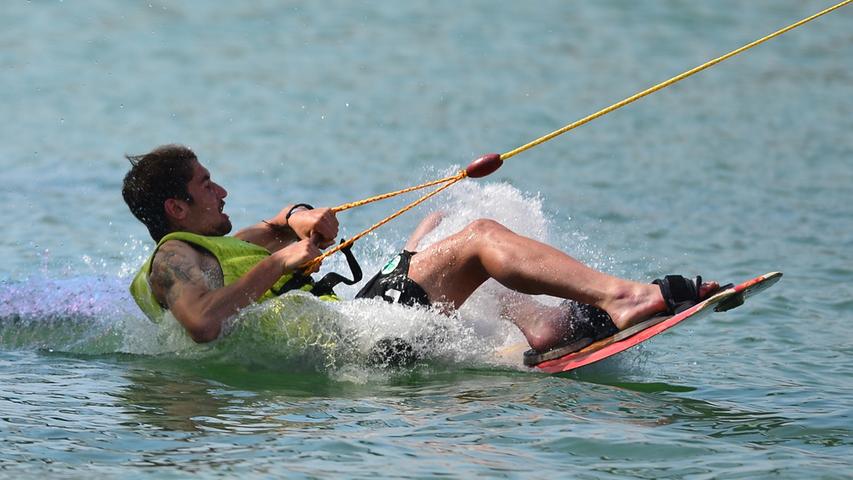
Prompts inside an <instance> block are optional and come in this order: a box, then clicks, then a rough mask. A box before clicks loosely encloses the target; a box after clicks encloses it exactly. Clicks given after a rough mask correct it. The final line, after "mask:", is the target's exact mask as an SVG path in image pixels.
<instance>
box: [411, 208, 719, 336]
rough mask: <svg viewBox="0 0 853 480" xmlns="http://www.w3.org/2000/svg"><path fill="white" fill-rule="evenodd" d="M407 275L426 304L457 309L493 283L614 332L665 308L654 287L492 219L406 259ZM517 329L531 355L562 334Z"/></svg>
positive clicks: (706, 287)
mask: <svg viewBox="0 0 853 480" xmlns="http://www.w3.org/2000/svg"><path fill="white" fill-rule="evenodd" d="M409 276H410V277H411V278H412V280H414V281H415V282H417V283H418V284H419V285H421V287H423V288H424V290H425V291H426V292H427V294H428V295H429V297H430V300H432V301H433V302H442V303H445V304H446V305H448V306H450V307H452V308H458V307H459V306H461V305H462V304H463V303H464V302H465V300H467V299H468V297H470V296H471V294H472V293H474V291H475V290H476V289H477V288H478V287H479V286H480V285H482V284H483V282H485V281H486V280H488V279H489V278H494V279H495V280H497V281H498V282H499V283H501V284H502V285H504V286H505V287H507V288H509V289H511V290H515V291H517V292H520V293H526V294H531V295H550V296H554V297H560V298H565V299H571V300H575V301H578V302H581V303H585V304H588V305H592V306H595V307H598V308H600V309H602V310H604V311H606V312H607V313H608V314H609V315H610V317H611V318H612V319H613V323H615V324H616V327H617V328H619V329H620V330H622V329H625V328H627V327H629V326H631V325H633V324H635V323H638V322H640V321H642V320H645V319H646V318H648V317H650V316H652V315H654V314H655V313H658V312H662V311H664V310H665V309H666V306H665V303H664V300H663V296H662V295H661V292H660V289H659V287H658V286H657V285H652V284H644V283H638V282H632V281H628V280H623V279H620V278H617V277H614V276H611V275H607V274H605V273H602V272H598V271H596V270H593V269H592V268H589V267H587V266H586V265H584V264H582V263H580V262H578V261H577V260H575V259H574V258H572V257H570V256H568V255H566V254H565V253H563V252H561V251H559V250H557V249H555V248H553V247H551V246H549V245H546V244H544V243H541V242H538V241H536V240H533V239H530V238H527V237H523V236H521V235H518V234H516V233H514V232H512V231H510V230H509V229H507V228H506V227H504V226H503V225H500V224H499V223H497V222H494V221H492V220H477V221H475V222H473V223H471V224H470V225H468V226H467V227H466V228H464V229H463V230H462V231H460V232H458V233H456V234H454V235H451V236H449V237H447V238H446V239H444V240H441V241H439V242H436V243H435V244H433V245H431V246H430V247H429V248H427V249H426V250H424V251H422V252H420V253H418V254H417V255H415V256H414V257H412V262H411V265H410V269H409ZM716 288H717V284H716V283H706V284H703V285H702V287H701V289H700V296H702V297H704V296H705V295H707V294H708V292H710V291H712V290H714V289H716ZM540 323H544V322H540ZM520 328H521V330H522V332H523V333H524V334H525V337H526V338H527V339H528V342H529V343H530V344H531V347H533V348H534V349H537V350H543V349H547V348H551V347H553V346H555V345H556V344H557V343H558V342H560V340H562V338H563V335H564V333H565V332H564V331H563V329H561V328H559V326H558V325H550V326H547V325H538V326H534V325H531V326H530V328H525V327H522V326H520ZM525 330H527V331H525Z"/></svg>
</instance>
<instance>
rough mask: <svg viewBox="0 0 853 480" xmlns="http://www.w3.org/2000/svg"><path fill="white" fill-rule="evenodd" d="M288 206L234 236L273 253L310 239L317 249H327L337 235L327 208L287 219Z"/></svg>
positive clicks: (331, 212)
mask: <svg viewBox="0 0 853 480" xmlns="http://www.w3.org/2000/svg"><path fill="white" fill-rule="evenodd" d="M291 208H293V207H292V206H291V205H288V206H287V207H285V208H284V209H282V210H281V211H280V212H279V213H278V215H276V216H274V217H273V218H271V219H269V220H264V221H262V222H260V223H256V224H254V225H252V226H250V227H246V228H243V229H241V230H240V231H238V232H237V233H235V234H234V236H235V237H237V238H239V239H240V240H243V241H246V242H251V243H254V244H256V245H260V246H262V247H264V248H266V249H267V250H269V251H270V252H275V251H277V250H279V249H281V248H284V247H286V246H287V245H290V244H291V243H293V242H298V241H299V240H307V239H311V240H312V241H313V242H314V243H315V244H316V245H318V246H319V247H320V248H326V247H329V246H331V245H332V244H333V243H334V242H335V237H337V235H338V219H337V218H336V217H335V212H334V211H332V209H330V208H315V209H313V210H307V209H306V210H296V211H294V212H293V213H292V214H291V215H290V218H287V213H288V212H290V210H291Z"/></svg>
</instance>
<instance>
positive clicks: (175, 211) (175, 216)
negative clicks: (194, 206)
mask: <svg viewBox="0 0 853 480" xmlns="http://www.w3.org/2000/svg"><path fill="white" fill-rule="evenodd" d="M188 207H189V206H188V205H187V202H185V201H183V200H178V199H177V198H167V199H166V201H165V202H163V209H164V210H165V211H166V216H168V217H169V218H171V219H172V220H183V219H185V218H186V217H187V213H188V212H189V208H188Z"/></svg>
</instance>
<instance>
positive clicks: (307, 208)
mask: <svg viewBox="0 0 853 480" xmlns="http://www.w3.org/2000/svg"><path fill="white" fill-rule="evenodd" d="M297 208H304V209H306V210H314V207H312V206H311V205H308V204H307V203H297V204H296V205H294V206H292V207H290V210H288V211H287V215H285V216H284V222H285V223H288V222H289V221H290V216H291V215H293V214H294V213H296V212H295V210H296V209H297Z"/></svg>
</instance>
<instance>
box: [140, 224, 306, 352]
mask: <svg viewBox="0 0 853 480" xmlns="http://www.w3.org/2000/svg"><path fill="white" fill-rule="evenodd" d="M319 254H320V250H319V249H318V248H317V247H316V246H315V245H313V244H312V243H311V242H309V241H307V240H303V241H299V242H297V243H293V244H291V245H289V246H288V247H286V248H283V249H280V250H279V251H277V252H276V253H274V254H273V255H271V256H269V257H267V258H265V259H264V260H262V261H261V262H259V263H258V264H257V265H255V266H254V267H253V268H252V269H251V270H249V272H248V273H246V274H245V275H244V276H243V277H241V278H240V279H239V280H237V281H236V282H234V283H233V284H231V285H228V286H227V287H226V286H222V280H221V277H220V278H219V279H218V283H217V279H215V278H214V279H212V278H211V275H210V273H211V272H210V271H209V269H208V270H206V269H205V268H204V266H205V262H206V258H205V256H206V255H209V254H206V253H202V252H199V251H198V250H196V249H195V248H193V247H192V246H190V245H189V244H187V243H185V242H181V241H177V240H172V241H169V242H166V243H164V244H163V245H162V246H161V247H160V249H159V250H158V251H157V255H155V256H154V261H153V264H152V268H151V277H150V280H151V287H152V290H153V291H154V295H155V297H156V298H157V299H158V300H159V301H160V302H162V303H164V304H165V305H166V306H167V307H168V308H169V310H170V311H171V312H172V314H173V315H174V316H175V318H176V319H177V320H178V322H180V323H181V325H183V327H184V328H185V329H186V330H187V332H188V333H189V334H190V336H191V337H192V338H193V340H195V341H196V342H209V341H211V340H215V339H216V338H217V337H218V336H219V332H220V331H221V330H222V322H223V321H224V320H225V319H227V318H228V317H230V316H232V315H234V314H235V313H237V312H238V311H239V310H240V309H241V308H244V307H246V306H248V305H250V304H251V303H253V302H255V301H256V300H257V299H259V298H260V297H261V296H262V295H263V294H264V293H266V291H267V290H269V289H270V288H271V287H272V286H273V285H274V284H275V282H277V281H278V279H279V278H280V277H281V276H282V275H284V274H285V273H288V272H291V271H293V270H294V269H295V268H297V267H298V266H299V265H302V264H304V263H305V262H307V261H309V260H311V259H313V258H315V257H317V256H318V255H319ZM208 258H209V257H208ZM208 261H209V260H208ZM214 262H215V260H214Z"/></svg>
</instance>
